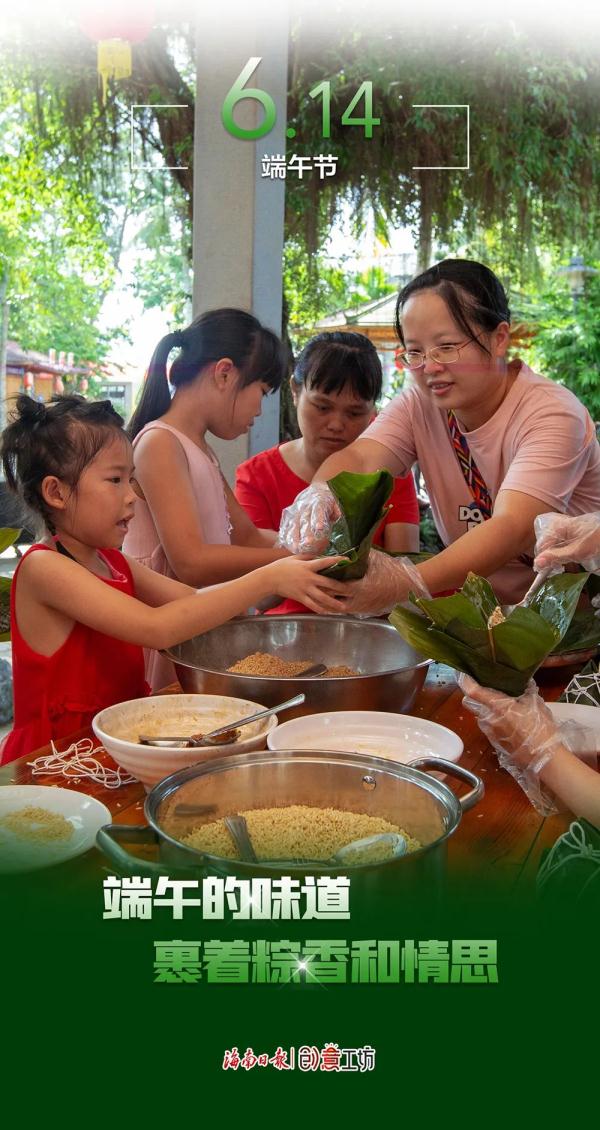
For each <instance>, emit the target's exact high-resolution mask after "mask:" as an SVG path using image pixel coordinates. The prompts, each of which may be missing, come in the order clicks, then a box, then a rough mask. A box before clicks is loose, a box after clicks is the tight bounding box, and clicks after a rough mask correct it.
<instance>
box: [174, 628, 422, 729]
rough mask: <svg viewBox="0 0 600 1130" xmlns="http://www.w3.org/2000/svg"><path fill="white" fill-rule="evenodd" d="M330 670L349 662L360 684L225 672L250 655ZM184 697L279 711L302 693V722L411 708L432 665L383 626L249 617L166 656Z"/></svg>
mask: <svg viewBox="0 0 600 1130" xmlns="http://www.w3.org/2000/svg"><path fill="white" fill-rule="evenodd" d="M256 651H261V652H268V653H270V654H272V655H277V656H278V658H281V659H288V660H294V661H295V660H300V659H306V661H307V662H308V661H309V660H310V661H312V662H313V663H317V662H318V663H325V664H326V665H327V666H328V667H332V666H338V665H340V664H344V665H345V666H347V667H353V668H354V669H355V670H357V671H359V672H360V674H359V675H357V676H356V677H355V678H354V677H350V678H343V679H340V678H322V677H321V678H318V679H303V678H301V677H299V678H294V679H274V678H257V677H255V676H253V675H235V674H232V673H231V672H230V671H228V668H229V667H231V666H232V665H233V664H234V663H236V662H237V661H238V660H239V659H245V657H246V656H247V655H251V654H252V653H253V652H256ZM165 655H167V657H168V658H169V659H171V660H172V661H173V663H174V664H175V670H176V672H177V677H178V679H179V682H180V683H181V686H182V687H183V690H184V691H188V692H191V693H196V694H198V693H199V694H224V695H228V696H229V697H233V698H245V699H249V700H250V701H252V702H264V703H265V705H266V706H275V704H276V703H277V702H281V701H282V699H284V698H290V697H291V696H292V695H293V694H296V693H299V692H300V691H303V692H304V693H305V695H306V702H305V703H304V705H303V706H300V707H297V708H296V709H295V710H294V711H290V713H289V715H288V717H289V718H294V717H299V716H300V715H302V714H312V713H315V712H320V711H326V710H348V709H349V710H392V711H396V712H397V713H399V714H402V713H405V712H406V711H408V710H410V708H411V706H412V704H413V702H414V700H415V697H416V695H417V693H418V692H419V691H420V689H421V687H422V686H423V683H424V681H425V675H426V673H427V666H428V663H429V660H427V659H423V657H422V656H421V655H419V654H418V653H417V652H416V651H414V649H413V648H412V647H410V646H409V644H407V643H405V641H404V640H403V639H402V637H401V636H400V635H399V634H398V632H397V631H396V629H395V628H393V627H392V625H391V624H388V622H387V621H386V620H356V619H354V618H353V617H351V616H309V615H306V616H245V617H243V618H241V619H239V620H230V621H229V623H227V624H223V625H221V627H219V628H213V630H212V631H211V632H205V634H204V635H202V636H196V637H195V638H194V639H191V640H188V641H187V642H186V643H182V644H179V645H178V646H177V647H173V648H171V649H170V650H168V651H166V652H165Z"/></svg>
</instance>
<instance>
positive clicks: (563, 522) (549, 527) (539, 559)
mask: <svg viewBox="0 0 600 1130" xmlns="http://www.w3.org/2000/svg"><path fill="white" fill-rule="evenodd" d="M535 534H536V543H535V560H534V562H533V567H534V569H535V570H536V571H537V572H539V571H540V570H541V569H546V568H548V567H549V566H551V567H552V569H553V572H555V573H559V572H560V571H561V570H562V568H563V567H564V566H565V565H568V564H569V563H570V562H572V561H574V562H577V564H578V565H582V566H583V568H584V569H585V570H586V572H588V573H598V572H600V514H597V513H595V514H578V515H576V516H574V517H569V516H568V515H566V514H538V516H537V518H536V520H535Z"/></svg>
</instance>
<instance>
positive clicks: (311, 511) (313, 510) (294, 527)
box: [276, 482, 340, 553]
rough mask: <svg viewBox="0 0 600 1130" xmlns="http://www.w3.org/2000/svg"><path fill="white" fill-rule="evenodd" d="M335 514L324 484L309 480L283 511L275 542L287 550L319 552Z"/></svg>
mask: <svg viewBox="0 0 600 1130" xmlns="http://www.w3.org/2000/svg"><path fill="white" fill-rule="evenodd" d="M339 517H340V508H339V506H338V504H337V502H336V500H335V498H334V496H333V495H332V493H331V491H330V489H329V487H328V486H327V483H321V482H317V483H312V484H311V485H310V486H309V487H306V489H305V490H302V491H300V494H299V495H298V496H297V498H295V499H294V501H293V502H292V504H291V506H287V507H286V509H285V510H284V511H283V513H282V515H281V522H280V525H279V536H278V538H277V542H276V544H277V545H281V546H283V547H284V548H285V549H289V550H290V552H291V553H322V552H323V550H324V549H326V548H327V546H328V544H329V537H330V534H331V530H332V527H333V523H334V522H335V521H336V520H337V519H338V518H339Z"/></svg>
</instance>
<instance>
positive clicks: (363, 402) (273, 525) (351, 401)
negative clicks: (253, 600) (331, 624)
mask: <svg viewBox="0 0 600 1130" xmlns="http://www.w3.org/2000/svg"><path fill="white" fill-rule="evenodd" d="M290 383H291V389H292V396H293V399H294V405H295V408H296V413H297V417H298V428H299V430H300V438H299V439H293V440H290V441H289V442H288V443H283V444H280V445H278V446H277V447H271V448H270V449H269V450H268V451H261V452H260V453H259V454H258V455H254V456H253V457H252V459H247V460H246V462H245V463H241V464H240V466H239V467H238V470H237V474H236V482H235V495H236V498H237V500H238V502H240V503H241V505H242V506H243V508H244V510H245V511H246V513H247V514H248V516H249V517H250V518H251V519H252V521H253V522H254V525H255V526H257V527H258V528H259V529H262V530H278V529H279V524H280V519H281V513H282V511H283V510H284V509H285V507H286V506H290V505H291V503H292V502H293V501H294V499H295V498H296V496H297V495H298V494H299V493H300V491H302V490H304V489H305V487H306V486H308V484H309V483H310V482H311V480H312V478H313V475H314V474H315V472H316V471H317V470H318V468H319V467H320V466H321V463H322V462H323V460H324V459H327V457H328V456H329V455H332V454H333V453H334V452H335V451H340V450H341V448H343V447H347V445H348V444H349V443H353V441H354V440H355V439H357V438H358V436H359V435H360V434H361V433H362V432H363V431H364V430H365V428H366V427H367V425H368V424H369V423H370V421H371V420H372V419H373V414H374V410H375V404H376V402H377V400H378V399H379V397H380V396H381V389H382V372H381V362H380V360H379V357H378V356H377V351H376V349H375V346H374V345H373V344H372V342H371V341H369V339H368V338H367V337H365V336H364V334H359V333H345V332H341V331H339V332H338V331H336V332H335V333H322V334H318V335H317V336H316V337H313V338H311V340H310V341H309V342H308V344H307V345H305V347H304V349H303V350H302V353H301V354H300V356H299V358H298V362H297V364H296V368H295V370H294V374H293V376H292V379H291V382H290ZM390 506H391V509H390V511H389V513H388V514H387V515H386V517H385V518H384V519H383V521H382V523H381V526H380V527H379V530H378V531H377V534H376V535H375V544H376V545H380V546H382V547H383V548H384V549H387V550H389V551H392V552H398V551H403V552H405V553H414V552H416V551H417V550H418V549H419V506H418V503H417V495H416V491H415V486H414V482H413V478H412V475H406V476H405V477H404V478H397V479H396V480H395V482H394V491H393V493H392V496H391V498H390ZM272 611H274V612H277V613H279V614H282V613H284V612H287V613H291V612H299V611H301V612H306V611H308V610H307V609H306V608H304V607H303V606H302V605H300V604H297V603H295V602H294V601H289V600H288V601H285V602H284V603H283V604H280V605H278V606H277V608H275V609H273V610H272Z"/></svg>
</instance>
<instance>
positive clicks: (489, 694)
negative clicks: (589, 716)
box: [458, 673, 565, 816]
mask: <svg viewBox="0 0 600 1130" xmlns="http://www.w3.org/2000/svg"><path fill="white" fill-rule="evenodd" d="M458 685H459V687H460V688H461V690H462V691H464V694H465V697H464V699H463V702H464V705H465V706H466V707H467V709H468V710H470V711H471V713H472V714H474V715H475V717H476V718H477V722H478V724H479V729H480V730H481V731H482V732H483V733H484V734H485V736H486V738H487V739H488V741H489V742H490V744H491V745H492V746H493V747H494V749H495V751H496V753H497V755H498V761H499V763H500V766H501V768H502V769H506V770H507V772H509V773H510V775H511V776H512V777H514V779H515V781H516V782H517V784H518V785H520V787H521V788H522V789H523V792H524V793H525V795H526V796H527V797H528V798H529V800H530V801H531V803H532V805H533V807H534V808H535V809H537V811H538V812H541V813H542V815H543V816H549V815H550V814H551V813H553V812H557V811H558V809H557V807H556V805H555V803H554V797H553V795H552V793H551V792H550V791H549V790H548V789H546V788H545V787H544V785H543V784H542V782H541V781H540V773H541V772H542V770H543V768H544V766H545V765H547V764H548V762H549V761H550V760H551V758H552V757H553V756H554V754H555V753H556V752H557V750H559V749H560V748H561V747H563V746H564V744H565V743H564V740H563V737H562V735H561V733H560V729H559V727H558V726H557V724H556V722H555V720H554V717H553V715H552V712H551V711H550V710H549V709H548V707H547V706H546V703H545V702H544V700H543V699H542V698H541V697H540V695H539V693H538V689H537V687H536V685H535V683H534V682H533V679H531V680H530V681H529V683H528V685H527V689H526V691H525V693H524V694H522V695H519V697H518V698H511V697H510V695H506V694H502V692H501V691H494V690H491V689H490V688H489V687H482V686H480V685H479V683H476V682H475V680H474V679H471V677H470V676H469V675H465V674H462V673H461V674H460V675H459V677H458Z"/></svg>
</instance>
